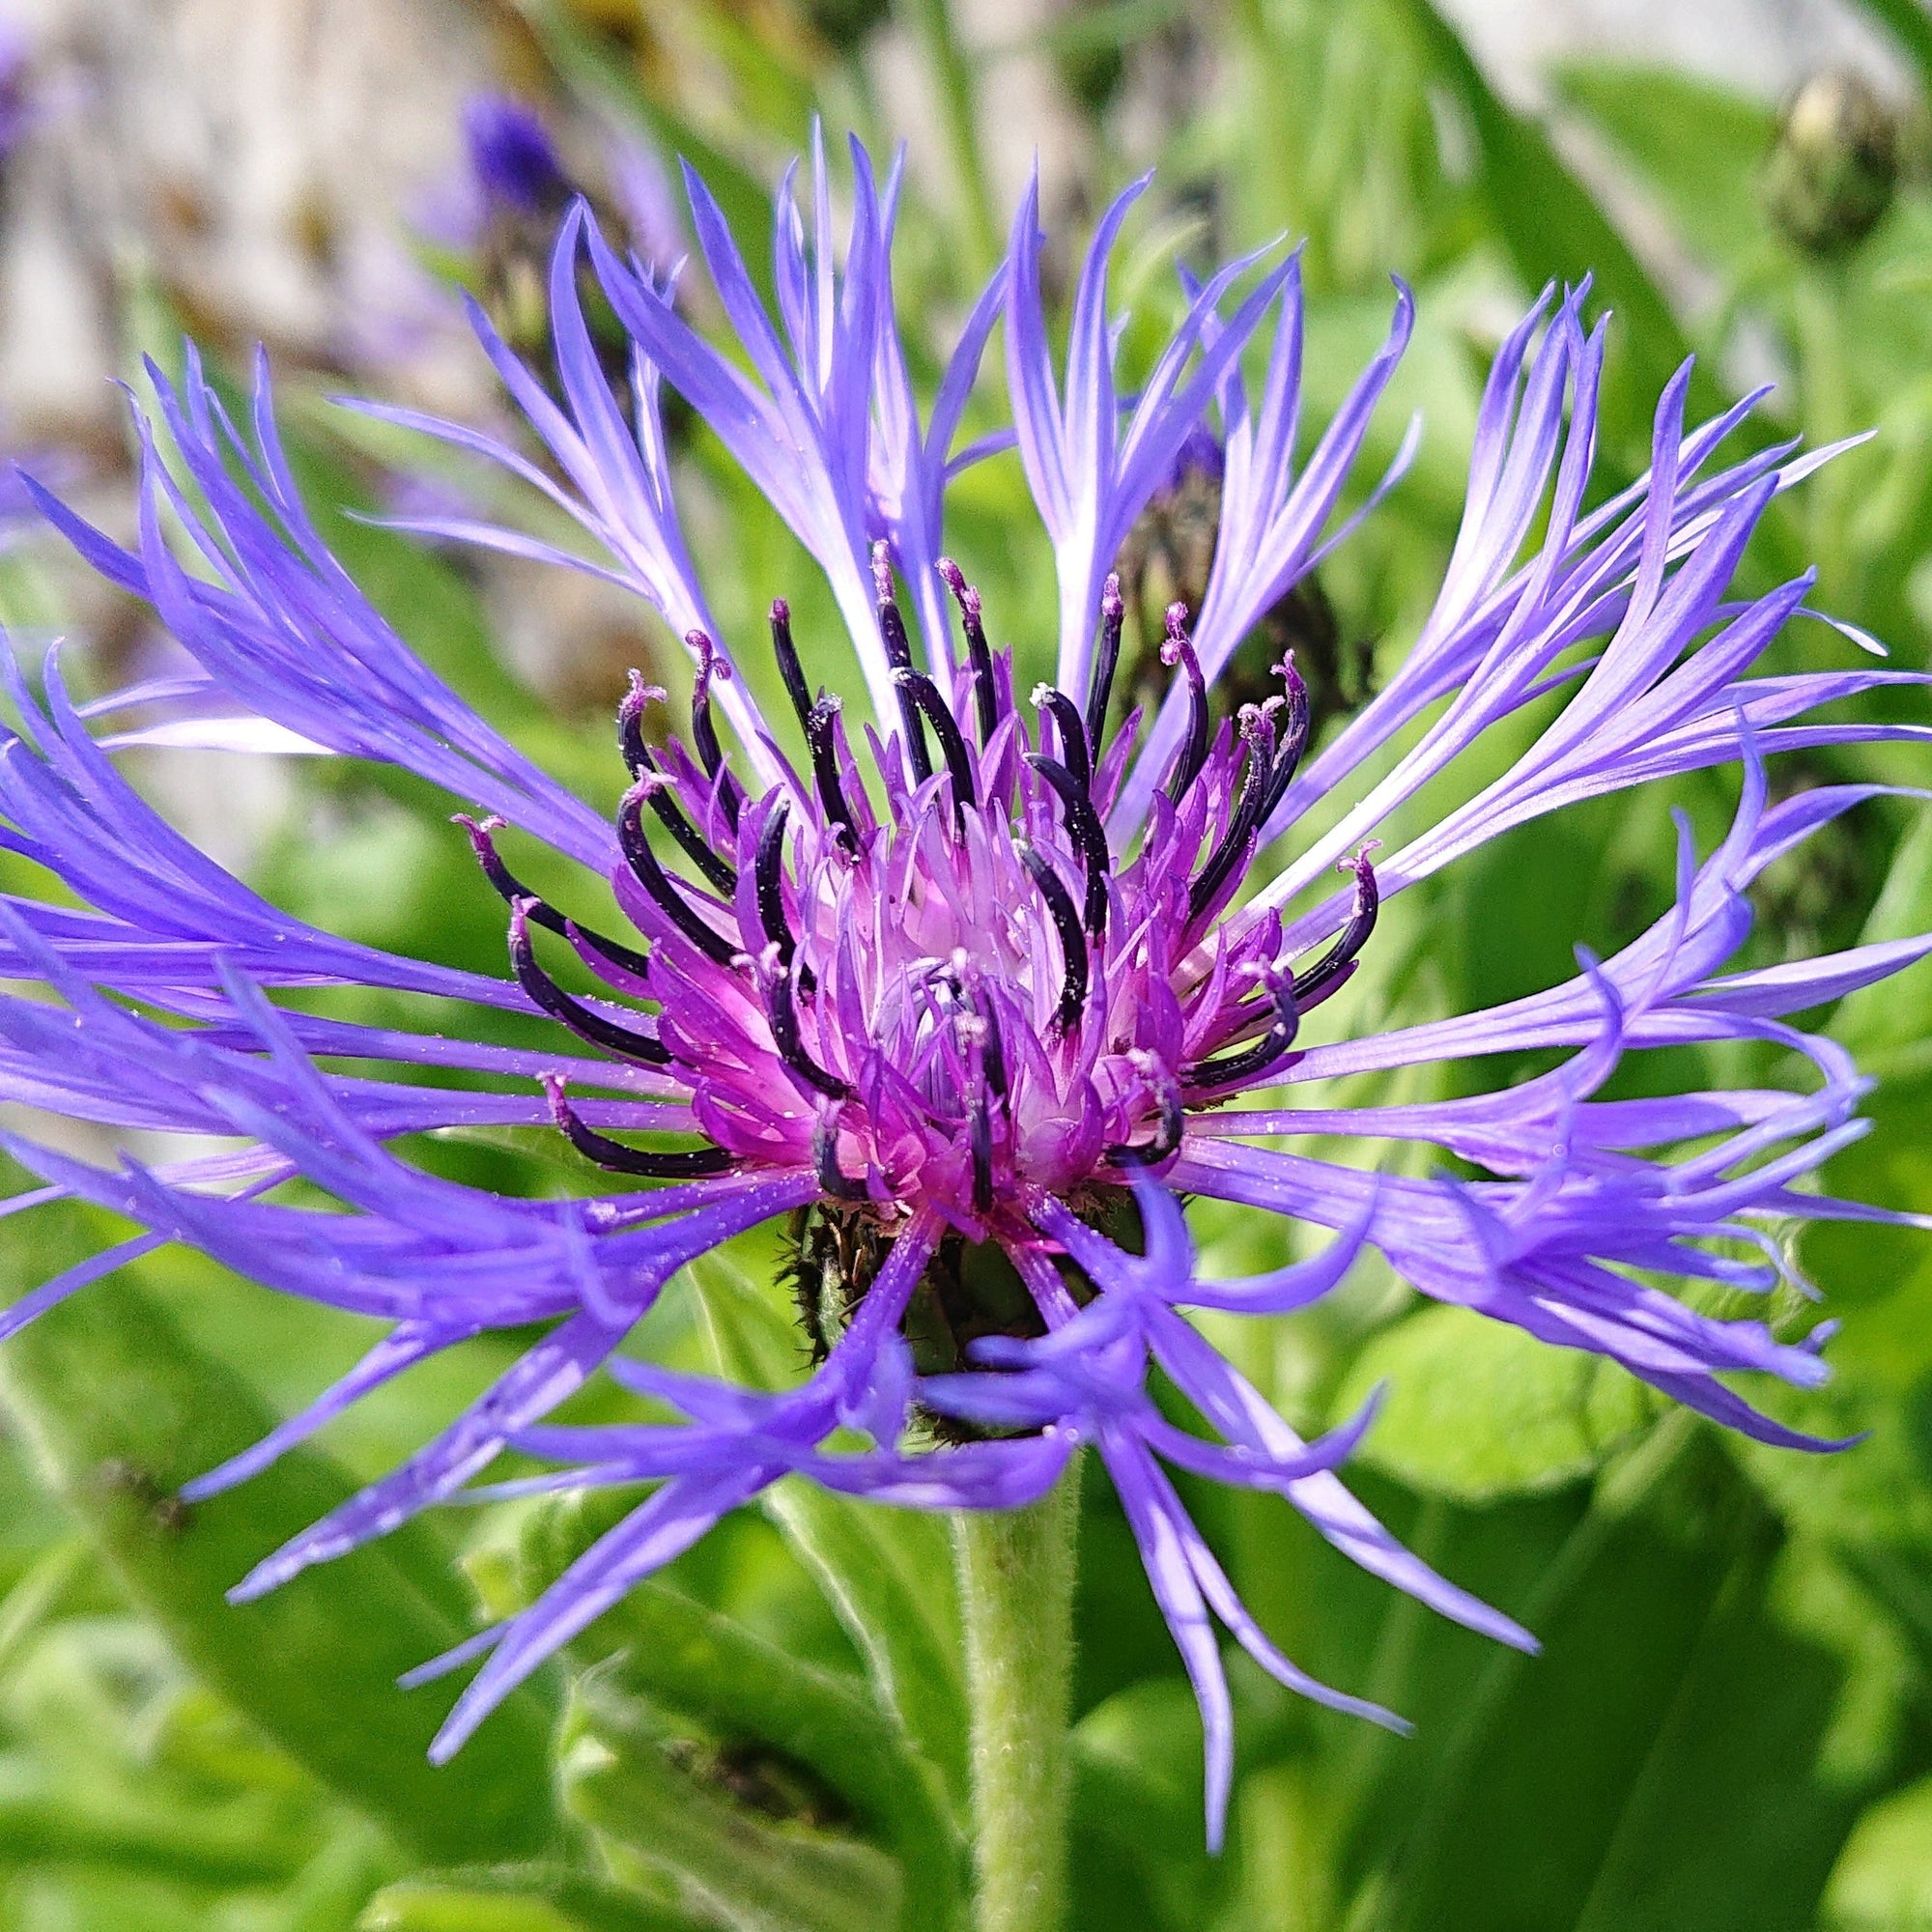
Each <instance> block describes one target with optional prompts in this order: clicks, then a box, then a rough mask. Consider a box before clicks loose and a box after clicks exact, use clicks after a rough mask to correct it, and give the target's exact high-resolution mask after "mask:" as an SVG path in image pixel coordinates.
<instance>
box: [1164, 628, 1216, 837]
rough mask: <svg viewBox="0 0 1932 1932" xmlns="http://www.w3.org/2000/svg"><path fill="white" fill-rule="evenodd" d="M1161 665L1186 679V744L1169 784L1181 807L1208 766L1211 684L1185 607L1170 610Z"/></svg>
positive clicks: (1168, 788)
mask: <svg viewBox="0 0 1932 1932" xmlns="http://www.w3.org/2000/svg"><path fill="white" fill-rule="evenodd" d="M1160 661H1161V663H1162V664H1165V665H1174V664H1178V665H1179V667H1180V668H1181V669H1182V671H1183V672H1184V673H1185V674H1186V677H1187V742H1186V743H1185V744H1184V745H1183V746H1182V747H1181V748H1180V753H1179V757H1178V758H1177V759H1176V761H1175V766H1174V773H1173V776H1172V777H1171V778H1170V779H1169V780H1168V782H1167V795H1168V797H1169V798H1171V799H1173V800H1174V802H1175V803H1176V804H1177V805H1179V803H1180V801H1181V800H1182V799H1183V798H1185V797H1186V796H1187V793H1188V790H1189V788H1190V787H1191V786H1192V784H1193V783H1194V781H1195V780H1196V779H1198V778H1199V777H1200V776H1201V771H1202V767H1203V766H1205V765H1206V764H1207V762H1208V680H1207V679H1206V678H1205V677H1203V676H1202V674H1201V660H1200V659H1199V658H1198V657H1196V656H1195V654H1194V645H1193V642H1192V641H1191V639H1189V638H1188V635H1187V606H1186V605H1185V604H1170V605H1169V606H1168V607H1167V641H1166V642H1165V643H1164V644H1162V645H1161V647H1160Z"/></svg>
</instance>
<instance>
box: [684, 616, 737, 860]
mask: <svg viewBox="0 0 1932 1932" xmlns="http://www.w3.org/2000/svg"><path fill="white" fill-rule="evenodd" d="M684 641H685V642H686V643H687V644H689V645H690V646H691V647H692V649H693V650H695V651H696V653H697V677H696V681H695V682H694V683H693V685H692V687H691V742H692V743H693V744H694V745H696V747H697V756H698V761H699V763H701V764H702V765H703V767H704V776H705V777H706V778H708V779H709V780H710V781H712V783H713V785H714V786H715V787H716V789H717V794H718V809H719V810H721V811H722V812H723V813H724V814H725V824H726V825H727V826H729V827H730V829H731V834H732V836H733V837H734V838H735V837H736V836H737V832H738V813H739V810H740V809H741V808H742V806H743V805H744V794H743V793H742V792H741V791H740V790H739V789H738V781H737V780H736V779H734V778H733V777H732V776H731V774H730V773H729V772H728V771H726V770H725V750H724V747H723V746H722V745H720V744H719V742H718V726H717V725H716V724H715V723H714V722H713V721H712V717H711V680H712V679H713V678H714V677H717V678H726V677H729V676H730V675H731V669H730V667H729V666H728V665H726V664H725V661H724V659H722V658H721V657H720V656H719V655H718V649H717V646H716V645H715V644H713V643H712V641H711V639H709V638H708V637H706V636H705V635H704V633H703V632H702V631H689V632H687V633H686V634H685V639H684ZM721 775H722V776H721Z"/></svg>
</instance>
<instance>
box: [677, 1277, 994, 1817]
mask: <svg viewBox="0 0 1932 1932" xmlns="http://www.w3.org/2000/svg"><path fill="white" fill-rule="evenodd" d="M690 1279H691V1280H692V1281H693V1283H694V1284H695V1285H696V1288H697V1292H698V1294H699V1298H700V1305H701V1307H702V1309H703V1312H704V1319H705V1322H706V1326H707V1330H708V1333H709V1336H710V1340H711V1347H712V1352H713V1356H714V1359H715V1362H716V1364H717V1367H718V1370H719V1372H720V1373H721V1374H723V1375H725V1376H728V1377H730V1378H732V1379H734V1380H737V1381H742V1382H745V1383H747V1384H748V1385H750V1386H752V1387H754V1388H781V1387H783V1386H785V1385H786V1384H788V1383H789V1382H791V1381H793V1380H795V1379H796V1375H797V1365H798V1360H799V1340H798V1335H797V1332H796V1330H795V1329H794V1328H793V1327H792V1326H791V1324H790V1323H789V1322H787V1321H785V1319H784V1318H783V1317H782V1316H781V1315H780V1314H779V1313H778V1312H777V1310H776V1309H775V1308H774V1307H773V1306H772V1304H771V1302H770V1301H769V1300H767V1299H764V1298H763V1297H761V1296H760V1295H759V1294H758V1293H757V1292H756V1291H755V1290H754V1289H753V1287H752V1285H751V1283H750V1281H749V1280H748V1279H747V1278H746V1277H745V1276H744V1275H742V1274H740V1273H739V1272H738V1271H737V1270H736V1269H735V1268H734V1267H733V1266H732V1264H730V1263H729V1262H728V1261H726V1260H725V1258H724V1257H722V1256H713V1257H711V1258H709V1260H708V1261H706V1262H704V1263H700V1264H696V1265H695V1266H694V1267H693V1268H692V1269H691V1271H690ZM764 1507H765V1509H766V1511H767V1513H768V1514H769V1515H770V1517H771V1518H772V1520H773V1521H775V1522H776V1523H777V1524H778V1525H779V1527H780V1528H781V1530H782V1531H783V1532H784V1534H785V1536H786V1538H787V1540H788V1541H789V1542H790V1543H791V1545H792V1547H793V1548H794V1549H795V1550H797V1552H798V1554H799V1556H800V1558H801V1559H802V1560H803V1562H804V1563H805V1565H806V1567H807V1568H808V1569H809V1570H810V1572H811V1574H812V1576H813V1577H815V1578H816V1579H817V1582H818V1584H819V1587H820V1588H821V1589H822V1590H823V1591H824V1592H825V1595H826V1598H827V1600H828V1601H829V1602H830V1603H831V1605H832V1606H833V1608H834V1609H835V1610H836V1611H837V1612H838V1618H839V1621H840V1622H841V1623H843V1624H844V1626H845V1628H846V1630H847V1631H848V1632H849V1633H850V1634H851V1636H852V1640H853V1642H854V1643H856V1644H857V1645H858V1647H859V1652H860V1655H861V1656H862V1657H863V1658H864V1659H865V1661H866V1666H867V1671H868V1672H869V1673H870V1675H871V1679H872V1684H873V1688H874V1690H876V1691H877V1693H878V1696H879V1699H880V1701H881V1702H882V1703H883V1704H884V1705H885V1707H886V1708H887V1709H888V1710H890V1711H893V1712H895V1713H896V1715H897V1716H898V1719H899V1720H900V1722H901V1723H902V1724H903V1725H904V1727H905V1730H906V1734H907V1735H908V1736H909V1737H910V1738H911V1740H912V1742H913V1744H914V1745H915V1746H916V1747H918V1749H919V1750H921V1751H922V1752H923V1754H924V1755H925V1756H926V1757H927V1758H928V1759H929V1760H930V1761H931V1762H932V1763H933V1764H934V1765H935V1766H937V1767H938V1769H939V1771H940V1774H941V1776H943V1777H944V1779H945V1782H946V1787H947V1789H948V1791H949V1792H951V1794H952V1800H953V1804H954V1805H955V1806H956V1807H960V1808H962V1809H963V1807H964V1805H965V1804H966V1801H967V1794H968V1773H967V1763H966V1738H967V1731H968V1723H967V1716H966V1692H965V1687H964V1683H963V1680H962V1678H961V1675H960V1665H959V1658H960V1647H959V1635H958V1630H959V1621H958V1618H959V1612H958V1600H957V1595H956V1592H955V1589H954V1585H953V1580H952V1552H951V1550H950V1548H948V1544H947V1537H946V1526H945V1524H944V1523H943V1522H941V1521H940V1520H939V1519H938V1518H936V1517H930V1516H923V1515H921V1514H919V1513H917V1512H915V1511H912V1510H887V1509H877V1508H871V1507H868V1506H867V1505H866V1504H865V1503H862V1502H855V1501H853V1500H851V1499H850V1498H848V1497H845V1496H836V1495H833V1494H831V1493H829V1492H826V1491H824V1490H820V1489H816V1488H814V1487H813V1486H811V1485H810V1484H808V1483H803V1482H796V1481H786V1482H782V1483H780V1484H778V1485H777V1486H776V1487H775V1488H773V1489H771V1490H768V1491H767V1492H765V1497H764Z"/></svg>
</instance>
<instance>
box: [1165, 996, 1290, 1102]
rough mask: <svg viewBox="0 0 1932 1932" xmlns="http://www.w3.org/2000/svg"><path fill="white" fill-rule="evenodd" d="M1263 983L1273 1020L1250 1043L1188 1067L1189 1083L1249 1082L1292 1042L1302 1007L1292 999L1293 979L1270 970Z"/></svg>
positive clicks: (1230, 1084)
mask: <svg viewBox="0 0 1932 1932" xmlns="http://www.w3.org/2000/svg"><path fill="white" fill-rule="evenodd" d="M1263 984H1264V986H1265V987H1266V989H1267V994H1268V998H1269V999H1270V1000H1271V1001H1272V1002H1273V1005H1274V1021H1273V1023H1272V1024H1271V1025H1270V1026H1269V1028H1268V1030H1267V1032H1266V1033H1265V1034H1264V1035H1263V1036H1262V1037H1261V1038H1260V1039H1258V1040H1257V1041H1256V1042H1255V1043H1254V1045H1253V1046H1250V1047H1245V1048H1243V1049H1242V1050H1241V1051H1240V1052H1239V1053H1230V1054H1226V1055H1224V1056H1223V1057H1222V1058H1221V1059H1219V1060H1204V1061H1202V1062H1201V1063H1200V1064H1199V1065H1195V1066H1190V1067H1189V1068H1188V1069H1187V1082H1188V1085H1189V1086H1191V1087H1196V1088H1206V1089H1210V1090H1211V1089H1213V1088H1217V1087H1236V1088H1239V1087H1247V1086H1252V1085H1253V1084H1254V1083H1255V1082H1256V1081H1257V1080H1259V1079H1260V1078H1261V1076H1262V1075H1263V1074H1264V1073H1265V1072H1266V1071H1267V1070H1268V1069H1269V1067H1271V1066H1272V1065H1274V1064H1275V1062H1276V1061H1278V1060H1279V1059H1280V1058H1281V1057H1282V1055H1283V1054H1285V1053H1286V1052H1287V1051H1288V1050H1289V1048H1290V1047H1292V1046H1293V1044H1294V1037H1295V1035H1296V1034H1297V1033H1299V1032H1300V1030H1301V1009H1300V1008H1299V1007H1298V1006H1297V1005H1296V1003H1295V997H1294V982H1293V980H1291V979H1290V978H1289V977H1288V975H1287V974H1286V973H1276V972H1273V971H1270V972H1269V973H1268V974H1267V975H1266V977H1265V978H1264V980H1263Z"/></svg>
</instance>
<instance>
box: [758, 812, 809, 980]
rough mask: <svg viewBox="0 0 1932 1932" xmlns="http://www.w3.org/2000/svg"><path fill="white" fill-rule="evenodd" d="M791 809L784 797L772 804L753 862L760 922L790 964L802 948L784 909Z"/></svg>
mask: <svg viewBox="0 0 1932 1932" xmlns="http://www.w3.org/2000/svg"><path fill="white" fill-rule="evenodd" d="M790 810H791V808H790V807H789V806H787V805H786V804H785V802H784V800H783V799H780V800H779V801H778V803H777V804H776V805H774V806H773V807H772V809H771V811H770V812H769V813H768V814H767V816H766V818H765V822H764V825H763V827H762V829H761V830H760V831H759V833H758V850H757V855H756V857H754V858H753V861H752V883H753V886H754V887H755V888H756V889H757V895H758V923H759V925H760V926H761V927H763V929H764V934H765V937H766V939H768V940H769V941H770V942H771V943H772V945H774V946H776V947H777V948H778V950H779V959H780V961H781V963H782V964H783V965H786V966H789V965H790V964H791V956H792V954H793V952H796V951H797V950H798V942H797V941H796V940H795V939H794V938H793V937H792V931H791V926H790V924H789V923H787V921H786V919H785V908H784V836H785V820H786V818H787V817H788V816H789V814H790Z"/></svg>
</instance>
